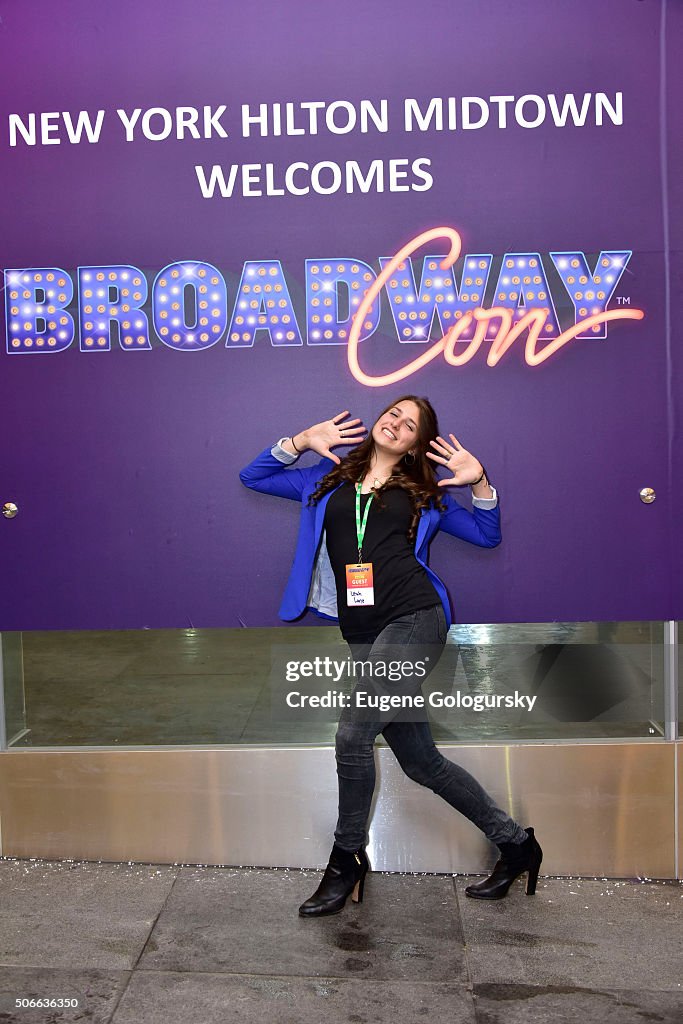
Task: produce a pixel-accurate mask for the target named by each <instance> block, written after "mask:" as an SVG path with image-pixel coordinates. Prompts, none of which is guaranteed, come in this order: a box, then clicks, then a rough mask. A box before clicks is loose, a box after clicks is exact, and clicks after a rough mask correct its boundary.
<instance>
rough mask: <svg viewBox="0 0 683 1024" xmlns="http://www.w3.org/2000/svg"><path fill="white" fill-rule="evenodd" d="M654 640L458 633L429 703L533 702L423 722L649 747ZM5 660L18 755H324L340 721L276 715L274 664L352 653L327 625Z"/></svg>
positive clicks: (647, 632) (113, 639) (487, 735)
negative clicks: (112, 749)
mask: <svg viewBox="0 0 683 1024" xmlns="http://www.w3.org/2000/svg"><path fill="white" fill-rule="evenodd" d="M660 634H661V625H660V624H657V623H620V624H612V623H599V624H593V623H549V624H537V625H526V626H524V625H501V626H455V627H453V628H452V629H451V632H450V634H449V644H448V646H447V648H446V651H445V653H444V655H443V657H442V658H441V660H440V662H439V664H438V666H437V668H436V670H435V671H434V672H433V673H432V674H431V675H430V677H429V679H428V680H427V682H426V684H425V687H424V689H425V692H429V690H430V689H439V690H441V691H442V692H444V693H447V694H455V693H456V692H460V693H461V694H464V695H471V696H476V695H484V696H486V695H496V694H498V695H505V694H511V693H513V692H514V691H515V690H517V691H519V693H521V694H528V695H536V697H537V701H536V705H535V707H534V708H533V709H532V710H531V711H528V710H521V711H520V710H508V709H505V708H501V709H495V710H494V709H489V710H486V712H485V713H481V712H477V711H476V710H468V709H463V708H460V709H453V710H446V709H444V710H438V711H432V712H431V719H432V724H433V731H434V736H435V738H436V739H437V740H440V741H442V742H457V741H460V740H462V741H467V742H478V741H482V742H486V741H487V740H494V741H502V740H505V741H507V740H533V739H556V738H560V739H565V738H580V739H584V738H589V739H590V738H603V737H634V736H636V737H647V736H655V737H656V736H657V735H659V734H660V729H661V719H662V715H663V696H662V683H661V678H662V668H661V661H662V655H663V651H662V643H661V639H662V638H661V635H660ZM3 649H4V656H5V705H6V713H7V720H8V740H9V741H10V743H11V745H13V746H78V745H97V746H109V745H111V746H114V745H117V746H124V745H136V744H232V743H239V744H264V743H275V744H290V743H316V744H319V743H331V742H332V739H333V736H334V732H335V723H336V718H337V714H338V713H337V712H334V711H333V712H320V713H318V714H317V715H316V716H315V717H313V718H309V719H308V720H304V719H303V718H302V717H301V716H300V717H299V718H297V717H296V716H294V715H292V714H289V715H286V714H283V711H284V705H283V701H282V699H281V696H282V689H281V688H280V690H278V686H280V687H281V684H282V680H283V676H282V664H283V661H284V659H285V657H288V656H291V657H296V658H312V657H314V656H316V655H318V656H324V655H329V656H331V657H332V658H337V659H340V660H343V659H345V658H347V657H348V655H349V650H348V648H347V647H346V645H345V644H344V642H343V641H342V639H341V636H340V634H339V631H338V630H337V628H336V627H330V626H323V627H313V626H298V627H295V628H279V629H278V628H273V629H259V628H251V629H214V630H201V629H186V630H138V631H123V632H122V631H110V632H72V633H69V632H42V633H40V632H33V633H24V634H23V635H20V634H4V635H3ZM22 666H23V667H22ZM22 687H23V693H22ZM24 699H25V705H26V712H25V715H24V713H23V703H24Z"/></svg>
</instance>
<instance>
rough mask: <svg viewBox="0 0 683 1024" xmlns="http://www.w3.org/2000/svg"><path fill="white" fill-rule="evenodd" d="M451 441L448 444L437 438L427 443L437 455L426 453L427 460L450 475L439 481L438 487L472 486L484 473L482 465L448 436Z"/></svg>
mask: <svg viewBox="0 0 683 1024" xmlns="http://www.w3.org/2000/svg"><path fill="white" fill-rule="evenodd" d="M448 436H449V437H450V439H451V443H450V444H449V443H448V441H446V440H445V439H444V438H443V437H440V436H439V437H437V439H436V441H430V442H429V443H430V444H431V445H432V447H433V448H435V449H436V452H438V454H435V453H434V452H427V453H426V455H427V458H428V459H432V460H433V461H434V462H438V463H440V464H441V465H442V466H445V467H446V469H447V470H448V471H449V472H450V473H451V474H452V475H451V476H450V477H444V478H443V479H442V480H439V487H448V486H449V485H452V486H455V487H464V486H465V485H466V484H473V483H474V482H475V480H478V479H479V477H480V476H481V475H482V473H483V472H484V469H483V466H482V464H481V463H480V462H479V460H478V459H476V458H475V457H474V455H472V453H471V452H468V451H467V449H466V448H463V446H462V445H461V444H460V442H459V441H458V439H457V437H456V436H455V435H454V434H449V435H448Z"/></svg>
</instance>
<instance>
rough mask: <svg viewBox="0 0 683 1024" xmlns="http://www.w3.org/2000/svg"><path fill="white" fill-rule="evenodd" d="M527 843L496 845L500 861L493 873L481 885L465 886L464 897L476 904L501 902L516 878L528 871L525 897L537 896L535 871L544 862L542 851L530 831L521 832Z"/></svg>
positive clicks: (531, 829)
mask: <svg viewBox="0 0 683 1024" xmlns="http://www.w3.org/2000/svg"><path fill="white" fill-rule="evenodd" d="M524 831H525V832H526V834H527V837H528V838H527V839H525V840H524V842H523V843H499V844H498V849H499V850H500V852H501V857H500V860H499V861H498V863H497V864H496V866H495V867H494V869H493V871H492V872H491V874H490V875H489V877H488V878H486V879H485V880H484V881H483V882H476V883H475V884H474V885H468V886H467V888H466V889H465V895H466V896H472V897H473V898H474V899H477V900H502V898H503V896H505V895H507V891H508V889H509V888H510V886H511V885H512V883H513V882H514V880H515V879H516V878H519V876H520V875H523V874H524V872H525V871H528V876H527V883H526V894H527V896H533V895H534V893H535V892H536V882H537V880H538V871H539V868H540V866H541V861H542V860H543V850H542V849H541V847H540V846H539V845H538V842H537V840H536V837H535V836H534V830H533V828H527V829H525V830H524Z"/></svg>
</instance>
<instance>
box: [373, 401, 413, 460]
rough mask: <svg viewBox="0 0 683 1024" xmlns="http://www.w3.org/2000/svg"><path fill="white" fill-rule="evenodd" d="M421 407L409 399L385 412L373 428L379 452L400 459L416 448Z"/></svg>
mask: <svg viewBox="0 0 683 1024" xmlns="http://www.w3.org/2000/svg"><path fill="white" fill-rule="evenodd" d="M419 426H420V409H419V407H418V406H417V405H416V404H415V402H411V401H410V400H409V399H406V400H404V401H399V402H398V404H397V405H392V406H391V407H390V408H389V409H387V411H386V412H383V413H382V415H381V416H380V417H379V419H378V420H377V422H376V423H375V425H374V426H373V428H372V440H373V441H374V442H375V449H376V451H378V452H382V453H386V454H391V455H392V456H394V457H395V459H396V461H397V462H398V461H399V459H401V458H403V456H404V455H405V454H406V453H407V452H410V451H412V450H414V448H415V445H416V442H417V440H418V431H419Z"/></svg>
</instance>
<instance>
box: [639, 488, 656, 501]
mask: <svg viewBox="0 0 683 1024" xmlns="http://www.w3.org/2000/svg"><path fill="white" fill-rule="evenodd" d="M639 493H640V500H641V501H642V502H644V503H645V504H646V505H651V504H652V502H653V501H654V500H655V498H656V497H657V495H656V494H655V492H654V491H653V490H652V488H651V487H642V488H641V490H640V492H639Z"/></svg>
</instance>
